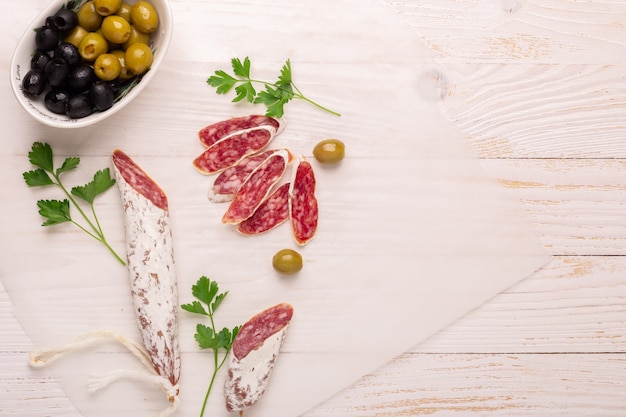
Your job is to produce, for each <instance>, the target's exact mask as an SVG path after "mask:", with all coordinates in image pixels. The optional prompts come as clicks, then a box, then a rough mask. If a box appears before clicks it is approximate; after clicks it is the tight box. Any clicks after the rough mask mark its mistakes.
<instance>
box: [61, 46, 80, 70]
mask: <svg viewBox="0 0 626 417" xmlns="http://www.w3.org/2000/svg"><path fill="white" fill-rule="evenodd" d="M54 57H55V58H62V59H64V60H65V62H67V64H68V65H69V66H70V67H75V66H77V65H78V64H80V63H81V62H82V58H81V56H80V53H79V52H78V48H77V47H75V46H74V45H72V44H71V43H69V42H61V43H59V44H58V45H57V46H56V48H54Z"/></svg>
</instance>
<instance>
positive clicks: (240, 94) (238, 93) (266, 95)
mask: <svg viewBox="0 0 626 417" xmlns="http://www.w3.org/2000/svg"><path fill="white" fill-rule="evenodd" d="M231 66H232V70H233V74H234V75H231V74H228V73H227V72H226V71H224V70H217V71H215V73H214V74H213V75H211V76H210V77H209V78H208V79H207V83H208V84H209V85H210V86H211V87H214V88H215V89H216V92H217V94H226V93H228V92H229V91H231V90H232V89H233V88H234V89H235V98H233V100H232V101H233V102H239V101H243V100H246V101H248V102H250V103H254V104H263V105H265V107H266V112H265V114H266V115H267V116H272V117H282V116H283V114H284V111H285V110H284V106H285V104H287V103H288V102H289V101H290V100H291V99H293V98H297V99H301V100H304V101H306V102H308V103H310V104H312V105H314V106H316V107H318V108H320V109H322V110H324V111H326V112H328V113H331V114H334V115H335V116H340V114H339V113H337V112H335V111H333V110H330V109H328V108H326V107H324V106H321V105H320V104H318V103H316V102H314V101H313V100H311V99H309V98H308V97H306V96H304V95H303V94H302V93H301V92H300V90H299V89H298V88H297V87H296V85H295V84H294V82H293V77H292V71H291V61H290V60H289V59H288V60H287V61H286V62H285V64H284V65H283V66H282V68H281V70H280V75H279V76H278V80H277V81H276V82H274V83H271V82H267V81H263V80H257V79H253V78H252V77H251V76H250V71H251V64H250V59H249V58H248V57H245V58H244V60H243V62H242V61H241V60H240V59H239V58H233V59H231ZM254 84H261V85H262V86H263V89H262V90H261V91H258V92H257V90H256V89H255V88H254Z"/></svg>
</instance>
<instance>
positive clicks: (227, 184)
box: [209, 149, 274, 203]
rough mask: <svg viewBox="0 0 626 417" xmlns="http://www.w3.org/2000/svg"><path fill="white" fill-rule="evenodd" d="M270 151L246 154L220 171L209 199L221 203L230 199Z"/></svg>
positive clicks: (271, 151) (272, 151)
mask: <svg viewBox="0 0 626 417" xmlns="http://www.w3.org/2000/svg"><path fill="white" fill-rule="evenodd" d="M272 153H274V150H273V149H270V150H267V151H263V152H259V153H256V154H252V155H248V156H246V157H245V158H243V159H241V160H240V161H239V162H237V163H236V164H235V165H232V166H230V167H228V168H226V169H225V170H223V171H222V172H220V173H219V174H218V175H217V177H215V180H214V181H213V186H212V187H211V189H210V190H209V201H212V202H214V203H223V202H225V201H230V200H232V199H233V196H234V195H235V192H237V190H238V189H239V187H241V184H243V182H244V181H245V179H246V178H247V177H248V175H250V173H251V172H252V171H254V168H256V167H258V166H259V165H261V163H262V162H263V161H264V160H265V159H267V157H268V156H270V155H271V154H272Z"/></svg>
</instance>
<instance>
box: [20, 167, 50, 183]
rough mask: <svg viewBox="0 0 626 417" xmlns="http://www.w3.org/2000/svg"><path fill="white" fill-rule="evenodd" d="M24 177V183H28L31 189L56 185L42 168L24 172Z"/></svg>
mask: <svg viewBox="0 0 626 417" xmlns="http://www.w3.org/2000/svg"><path fill="white" fill-rule="evenodd" d="M22 176H23V177H24V181H26V185H28V186H29V187H39V186H42V185H52V184H54V181H52V180H51V179H50V177H49V176H48V174H47V173H46V171H44V170H43V169H41V168H39V169H34V170H32V171H27V172H24V173H23V174H22Z"/></svg>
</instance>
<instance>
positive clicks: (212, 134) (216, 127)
mask: <svg viewBox="0 0 626 417" xmlns="http://www.w3.org/2000/svg"><path fill="white" fill-rule="evenodd" d="M260 126H268V127H271V128H273V129H274V131H275V133H276V134H278V133H280V131H281V130H282V129H283V122H282V121H281V120H280V119H276V118H274V117H270V116H265V115H260V114H252V115H249V116H239V117H233V118H230V119H226V120H221V121H219V122H216V123H212V124H210V125H208V126H206V127H204V128H202V129H200V131H199V132H198V138H199V139H200V142H201V143H202V145H204V146H205V147H206V148H208V147H210V146H211V145H213V144H214V143H216V142H218V141H220V140H221V139H224V138H225V137H227V136H229V135H232V134H233V133H235V132H240V131H242V130H247V129H252V128H255V127H260Z"/></svg>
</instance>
